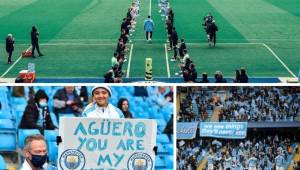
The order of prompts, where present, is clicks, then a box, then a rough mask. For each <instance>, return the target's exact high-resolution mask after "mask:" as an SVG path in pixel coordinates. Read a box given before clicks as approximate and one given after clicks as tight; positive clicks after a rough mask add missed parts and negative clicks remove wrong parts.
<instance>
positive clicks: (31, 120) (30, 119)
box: [19, 90, 57, 134]
mask: <svg viewBox="0 0 300 170" xmlns="http://www.w3.org/2000/svg"><path fill="white" fill-rule="evenodd" d="M19 128H20V129H38V130H39V131H40V132H41V133H42V134H43V132H44V129H48V130H54V129H56V128H57V127H55V126H54V124H53V122H52V119H51V116H50V112H49V107H48V96H47V94H46V93H45V92H44V91H43V90H39V91H37V92H36V94H35V97H34V99H30V100H29V101H28V104H27V106H26V108H25V111H24V114H23V117H22V119H21V123H20V126H19Z"/></svg>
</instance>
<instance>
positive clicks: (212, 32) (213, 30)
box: [208, 21, 218, 47]
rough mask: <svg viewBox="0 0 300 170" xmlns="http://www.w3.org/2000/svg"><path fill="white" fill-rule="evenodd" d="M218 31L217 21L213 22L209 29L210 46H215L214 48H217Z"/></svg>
mask: <svg viewBox="0 0 300 170" xmlns="http://www.w3.org/2000/svg"><path fill="white" fill-rule="evenodd" d="M217 31H218V26H217V25H216V23H215V21H212V24H211V25H210V26H209V27H208V34H209V42H208V43H209V46H210V47H211V45H212V44H213V46H214V47H215V46H216V39H217V35H216V32H217Z"/></svg>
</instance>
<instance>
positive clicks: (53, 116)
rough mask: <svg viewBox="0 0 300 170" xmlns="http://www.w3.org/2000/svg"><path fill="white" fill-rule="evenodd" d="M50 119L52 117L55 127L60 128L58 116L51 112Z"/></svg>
mask: <svg viewBox="0 0 300 170" xmlns="http://www.w3.org/2000/svg"><path fill="white" fill-rule="evenodd" d="M50 117H51V120H52V122H53V124H54V126H56V127H57V128H58V126H59V124H58V120H57V117H56V115H55V114H54V113H52V112H50Z"/></svg>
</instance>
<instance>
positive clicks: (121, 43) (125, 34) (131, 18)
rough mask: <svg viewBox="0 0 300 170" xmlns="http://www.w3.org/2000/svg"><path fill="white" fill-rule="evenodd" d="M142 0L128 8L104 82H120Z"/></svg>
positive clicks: (136, 0)
mask: <svg viewBox="0 0 300 170" xmlns="http://www.w3.org/2000/svg"><path fill="white" fill-rule="evenodd" d="M139 10H140V0H133V2H132V3H131V6H130V7H129V8H128V11H127V13H126V17H125V18H123V21H122V23H121V28H120V34H121V35H120V37H119V39H118V42H117V47H116V50H115V52H114V55H113V57H112V59H111V68H110V69H109V70H108V72H107V73H105V74H104V83H120V82H122V76H123V75H124V72H123V70H122V66H123V63H124V62H126V61H127V57H126V55H125V53H126V51H129V48H128V47H126V44H127V43H128V42H131V40H130V36H132V33H133V32H134V31H135V25H136V18H137V17H138V15H139Z"/></svg>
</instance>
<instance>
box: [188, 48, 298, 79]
mask: <svg viewBox="0 0 300 170" xmlns="http://www.w3.org/2000/svg"><path fill="white" fill-rule="evenodd" d="M187 44H189V45H197V44H198V45H202V44H207V43H187ZM217 44H222V45H226V44H228V45H261V46H263V47H264V48H266V49H267V50H268V51H269V52H270V53H271V54H272V56H273V57H274V58H275V59H276V60H277V61H278V62H279V63H280V64H281V65H282V66H283V67H284V68H285V69H286V70H287V71H288V72H289V73H290V74H291V75H292V76H293V77H294V78H297V76H296V75H295V74H294V73H293V72H292V71H291V69H290V68H289V67H288V66H287V65H286V64H285V63H284V62H283V61H282V60H281V58H280V57H279V56H278V55H277V54H276V53H275V52H274V51H273V50H272V48H271V47H270V46H268V45H267V44H265V43H253V42H249V43H217Z"/></svg>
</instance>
